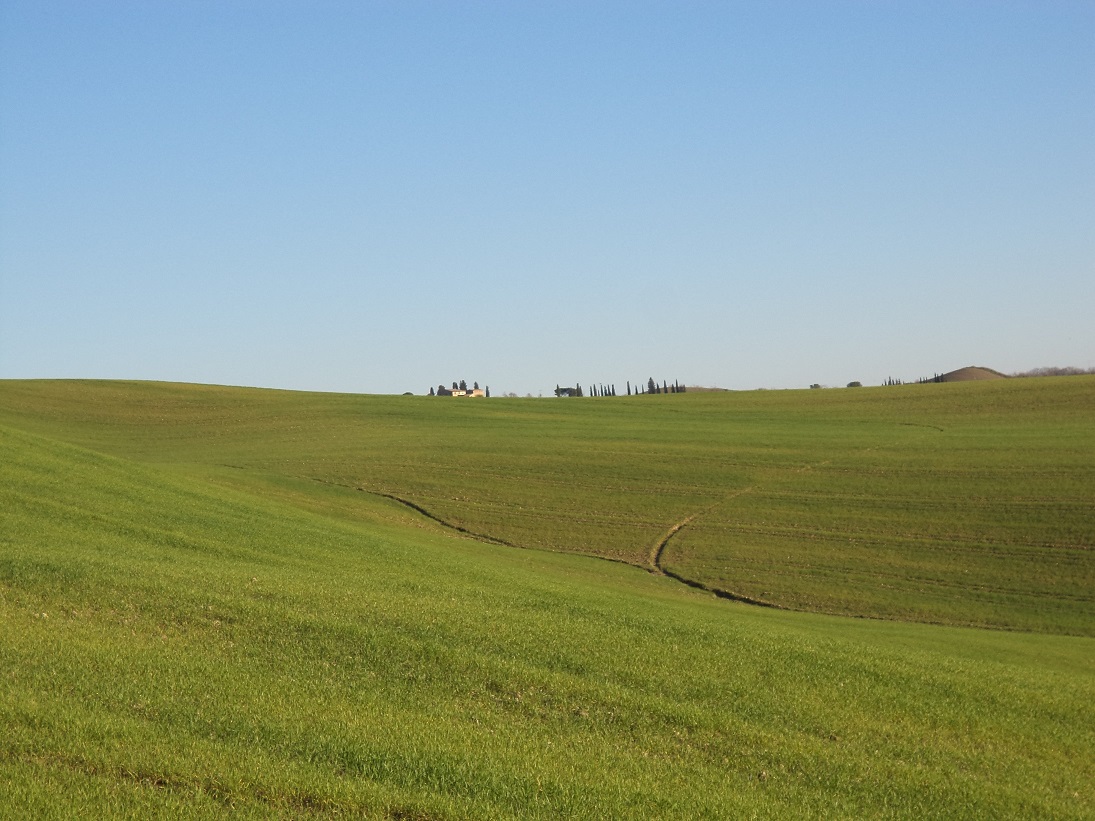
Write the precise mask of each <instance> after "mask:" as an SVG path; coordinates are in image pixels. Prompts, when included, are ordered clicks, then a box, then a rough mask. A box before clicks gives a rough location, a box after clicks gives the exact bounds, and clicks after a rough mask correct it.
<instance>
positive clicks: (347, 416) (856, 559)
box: [0, 377, 1095, 635]
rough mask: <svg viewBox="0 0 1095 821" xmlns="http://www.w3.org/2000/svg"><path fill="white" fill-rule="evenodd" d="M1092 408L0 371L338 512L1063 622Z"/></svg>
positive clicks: (756, 590) (200, 465) (1086, 541)
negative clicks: (251, 386) (276, 383)
mask: <svg viewBox="0 0 1095 821" xmlns="http://www.w3.org/2000/svg"><path fill="white" fill-rule="evenodd" d="M1093 409H1095V378H1088V377H1072V378H1068V379H1049V378H1047V379H1044V380H1000V381H997V382H977V383H964V384H957V385H948V384H941V385H940V384H930V385H908V386H901V387H897V388H894V387H890V388H879V389H870V388H864V389H857V390H855V391H849V390H829V391H778V392H764V391H758V392H750V393H720V394H705V395H694V394H683V395H669V396H642V397H628V398H621V397H617V398H615V399H602V400H596V399H586V400H499V399H494V400H490V401H485V402H462V401H459V400H447V399H429V398H425V397H375V396H347V395H334V394H303V393H291V392H279V391H260V390H244V389H238V388H219V387H212V386H194V385H168V384H155V383H82V382H8V383H4V384H3V387H2V389H0V421H5V420H6V421H7V422H8V423H9V424H12V425H16V426H19V427H22V428H24V429H28V430H35V431H38V432H40V433H42V434H44V435H48V436H51V437H56V438H58V439H63V440H65V441H69V442H72V443H74V444H79V445H82V446H85V447H90V448H94V449H97V450H100V451H103V452H106V453H111V454H113V455H116V456H120V457H124V458H127V459H134V460H138V461H142V462H147V463H151V464H158V465H165V466H171V467H172V468H174V469H184V470H186V471H188V472H190V473H192V474H193V475H196V476H202V477H205V478H207V479H212V480H213V481H215V482H217V483H219V484H221V485H225V486H233V487H237V488H240V489H247V490H249V491H251V492H256V493H260V494H263V495H265V496H267V497H268V498H273V497H275V496H276V498H278V499H280V500H282V501H285V502H289V503H291V504H295V505H298V506H299V507H302V508H305V509H309V510H313V511H317V512H324V513H326V514H328V515H338V516H341V517H343V518H345V519H347V520H350V521H352V520H354V518H355V517H356V516H357V515H358V513H357V511H358V508H360V507H361V506H362V505H364V504H365V503H366V500H367V499H369V498H373V499H375V498H381V497H383V496H390V497H395V498H398V499H401V500H403V501H405V502H407V503H409V504H411V505H413V506H414V507H415V509H417V510H418V511H419V515H418V517H417V522H418V525H419V526H421V527H427V526H432V525H433V523H432V522H431V521H430V520H428V519H426V518H425V516H424V515H422V514H423V513H425V514H428V515H430V516H433V517H435V518H437V519H440V520H443V521H444V522H446V523H448V524H450V525H452V526H454V527H458V528H462V529H464V530H466V531H469V532H471V533H475V534H480V535H482V536H485V537H489V538H490V539H493V540H496V541H499V542H503V543H506V544H510V545H515V546H520V547H529V548H542V549H549V550H553V551H568V552H577V553H587V554H591V555H597V556H602V557H606V558H613V559H618V560H622V561H625V562H629V563H632V564H635V565H637V566H643V567H651V568H652V567H653V566H654V564H655V562H656V563H657V565H658V566H659V567H660V568H661V569H663V570H665V571H668V572H671V573H674V574H677V575H679V576H681V577H683V578H686V579H688V580H691V581H695V582H697V583H700V584H703V585H706V586H707V587H709V588H712V589H717V590H720V591H726V592H728V593H731V594H734V595H738V596H741V597H745V598H748V599H751V600H756V601H761V602H766V603H770V604H773V605H776V606H780V607H786V608H791V609H798V610H809V611H816V612H829V613H837V614H847V615H867V616H876V617H883V618H893V619H902V620H917V621H924V622H937V623H946V624H965V625H979V626H987V627H998V628H1007V629H1021V630H1038V631H1044V632H1057V633H1072V634H1081V635H1093V634H1095V551H1093V546H1095V425H1093V424H1092V421H1091V420H1092V412H1093ZM407 511H408V512H411V509H410V508H408V509H407ZM677 528H679V530H678V529H677ZM670 533H672V534H673V535H672V538H670V539H669V540H668V541H667V542H665V544H664V548H662V549H661V550H660V552H659V549H658V546H659V544H661V543H662V542H663V540H665V539H666V536H667V534H670Z"/></svg>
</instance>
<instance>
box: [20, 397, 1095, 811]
mask: <svg viewBox="0 0 1095 821" xmlns="http://www.w3.org/2000/svg"><path fill="white" fill-rule="evenodd" d="M165 390H166V389H165ZM176 390H179V391H181V392H182V393H183V395H185V394H186V393H187V391H185V390H182V389H176ZM194 394H196V395H199V396H200V395H201V394H202V392H201V391H200V390H197V389H195V390H194ZM243 396H244V398H246V395H243ZM275 399H276V400H277V401H286V402H290V404H291V399H292V397H275ZM248 401H251V400H248ZM309 401H314V402H316V403H317V404H316V405H315V406H314V408H313V410H312V411H310V413H311V414H312V416H311V419H312V420H313V423H316V421H317V420H318V418H319V416H320V412H319V410H318V409H319V408H320V407H323V406H322V404H321V400H320V399H319V398H315V399H311V400H309ZM338 402H346V403H347V404H348V405H349V407H350V408H351V410H352V409H354V408H359V407H361V406H360V405H356V404H355V403H354V402H351V401H350V400H339V399H335V400H333V403H334V405H336V406H337V404H338ZM244 404H246V403H244ZM381 405H382V406H384V403H381ZM327 407H330V406H327ZM387 407H394V408H398V405H388V406H387ZM501 411H504V408H502V409H500V410H499V412H501ZM142 412H143V411H141V410H140V409H139V408H136V407H134V408H131V409H130V410H129V411H128V412H127V414H125V415H124V418H122V419H119V421H118V423H117V428H116V429H111V427H110V425H109V423H108V421H107V419H106V417H107V416H108V414H107V413H106V410H105V405H103V404H98V405H97V404H96V403H95V402H92V401H88V403H87V407H86V408H85V412H84V413H83V414H82V415H81V416H80V417H79V418H74V420H73V422H72V423H71V424H72V427H71V428H70V429H69V434H72V432H73V431H76V430H77V429H79V430H82V431H83V433H82V434H81V435H83V436H85V438H88V439H91V438H93V432H94V431H99V433H98V434H94V435H98V436H100V437H101V441H100V445H110V446H111V447H112V448H114V449H117V450H121V449H123V447H122V446H123V443H125V442H126V440H128V444H126V445H125V447H128V448H131V453H130V455H131V456H133V455H137V456H140V457H141V459H143V460H144V461H143V463H141V462H137V461H135V460H134V459H132V458H119V457H116V456H109V455H104V454H103V453H101V452H96V451H93V450H89V449H86V448H83V447H76V446H73V445H70V444H66V443H62V442H60V441H58V440H57V439H55V438H50V437H44V436H41V435H39V434H35V433H31V432H27V431H26V430H20V429H17V428H16V427H14V426H10V425H9V426H7V427H2V426H0V510H2V511H3V518H2V530H0V726H2V727H3V730H4V731H3V733H2V734H0V807H4V808H7V809H6V812H15V813H16V814H17V815H22V816H25V817H47V818H48V817H55V818H69V817H73V816H81V817H89V818H90V817H95V818H98V817H132V818H148V817H165V818H166V817H171V818H176V817H195V818H200V817H210V818H212V817H223V816H224V815H225V814H226V812H231V813H232V814H233V815H234V816H239V817H256V818H258V817H262V818H267V817H271V816H275V817H277V816H280V817H293V818H297V817H302V816H310V815H318V816H322V815H338V814H342V815H354V816H365V817H392V818H431V819H443V818H453V819H455V818H472V817H475V818H508V817H513V818H516V817H521V818H535V817H543V818H557V817H584V818H605V817H633V818H650V817H749V816H759V817H773V818H776V817H779V818H785V817H796V818H811V817H813V818H833V817H849V816H858V817H864V816H866V817H910V818H911V817H917V818H923V817H939V818H942V817H954V818H985V817H998V818H1004V817H1013V818H1031V817H1044V818H1084V817H1091V815H1092V814H1093V813H1095V795H1093V794H1092V790H1091V784H1092V783H1095V760H1093V759H1095V756H1093V750H1095V728H1093V727H1092V724H1091V722H1090V721H1089V716H1090V704H1091V703H1092V699H1093V698H1095V641H1093V640H1092V639H1088V638H1076V637H1062V636H1051V635H1037V636H1036V635H1030V634H1019V633H1004V632H986V631H977V630H970V629H962V628H953V627H933V626H925V625H911V624H901V623H896V622H892V623H887V622H876V621H866V620H849V619H841V618H834V617H828V616H817V615H808V614H798V613H782V612H778V611H772V610H763V609H757V608H751V607H748V606H746V605H740V604H735V603H729V602H724V601H719V600H716V599H713V598H712V597H710V596H706V595H703V594H701V593H698V592H696V591H693V590H691V589H689V588H686V587H684V586H682V585H680V584H678V583H676V582H673V581H672V580H670V579H666V578H663V577H657V576H654V575H651V574H648V573H643V572H638V571H636V570H635V569H633V568H630V567H627V566H625V565H621V564H613V563H606V562H602V561H597V560H594V559H589V558H585V557H581V556H575V555H571V554H551V553H545V552H541V551H528V550H514V549H512V548H507V547H502V546H496V545H489V544H483V543H481V542H478V541H474V540H471V539H468V538H463V537H460V536H458V535H457V534H453V533H451V532H448V531H444V530H442V529H441V528H439V527H437V526H435V525H432V524H430V523H428V522H426V523H423V522H422V521H421V517H420V516H418V515H417V514H414V513H413V512H412V511H409V510H408V509H407V508H405V507H402V506H400V505H398V504H397V503H394V502H392V501H390V500H386V499H382V498H378V497H372V496H370V495H368V494H362V493H357V492H352V491H343V490H341V489H339V488H334V487H330V486H326V485H318V483H315V482H308V483H301V484H296V483H294V482H293V481H288V480H285V481H282V480H280V479H279V480H276V481H275V480H270V482H266V480H265V479H262V478H261V477H260V478H258V479H255V480H254V481H256V482H259V483H260V484H261V486H262V487H263V488H264V489H266V490H269V491H271V493H270V494H269V495H267V494H265V492H264V494H263V495H261V496H260V495H256V494H255V493H254V492H252V491H253V490H254V488H253V487H252V488H249V489H248V490H247V491H246V492H245V491H244V490H243V489H235V488H229V487H223V486H218V485H215V484H213V483H210V482H209V481H208V479H207V478H205V473H204V468H202V470H196V472H192V470H191V469H192V468H195V467H202V464H203V463H200V462H195V461H191V462H187V460H186V458H184V457H190V458H192V456H193V454H194V453H195V452H196V450H195V449H196V445H195V440H198V439H201V438H202V437H201V436H197V435H195V434H194V430H189V431H188V430H187V429H186V428H185V426H183V425H181V424H178V425H167V424H164V427H163V429H159V428H157V424H159V422H158V420H156V419H152V418H150V419H149V420H148V423H147V425H146V427H144V428H141V427H139V426H134V423H133V421H132V420H133V419H134V418H137V417H139V416H140V414H141V413H142ZM239 412H240V411H239V409H238V408H237V409H236V410H235V411H234V413H235V414H237V416H236V418H237V419H239V418H242V417H240V416H238V414H239ZM428 412H430V413H434V412H436V411H434V410H433V409H432V408H431V409H428ZM445 412H451V411H445ZM460 412H466V411H460ZM200 415H201V414H195V420H194V422H193V424H194V426H195V429H196V428H198V427H199V426H200V423H199V422H198V417H200ZM232 415H233V412H232V411H226V412H225V416H224V421H225V427H226V428H228V427H231V424H242V423H238V422H231V420H232ZM396 415H397V416H398V414H396ZM27 418H28V419H29V417H27ZM261 418H262V415H261V414H260V413H258V412H256V413H255V415H254V416H253V417H251V419H252V422H251V424H254V425H256V426H257V425H258V422H257V421H254V420H258V419H261ZM268 418H269V419H270V420H271V423H270V428H271V429H278V428H279V426H285V427H286V429H288V427H289V423H288V422H287V421H284V420H282V421H277V422H276V423H275V422H274V421H273V420H276V419H277V414H276V413H271V414H270V416H269V417H268ZM306 418H307V417H306ZM333 418H334V419H336V420H339V419H343V418H344V416H343V415H341V414H339V413H335V414H333ZM58 419H60V416H54V417H53V418H52V419H50V418H49V415H48V414H46V413H43V414H42V416H41V417H39V418H37V419H36V421H35V425H40V426H50V425H59V422H58ZM339 424H342V423H341V422H340V423H339ZM60 427H63V426H60ZM392 427H393V429H394V427H395V425H394V423H392ZM173 429H174V432H173ZM260 429H261V428H260ZM127 430H128V431H133V433H132V434H127V433H126V431H127ZM242 430H243V429H242V427H241V428H239V429H237V430H236V431H235V433H234V434H227V435H226V437H225V451H226V452H229V451H231V449H232V448H237V449H241V448H242V444H241V443H242V442H243V439H244V438H245V437H244V436H243V433H242ZM153 433H155V434H156V435H155V436H153ZM233 435H234V436H235V437H236V438H235V439H233ZM283 435H284V436H286V437H288V434H283ZM156 437H159V438H158V439H157V438H156ZM278 441H280V440H278ZM152 443H161V444H162V447H163V448H164V450H163V451H162V453H157V452H155V450H154V448H153V447H152ZM172 447H174V448H176V449H177V450H175V451H174V452H171V450H170V448H172ZM239 453H240V451H239V450H237V455H236V457H234V458H239ZM255 453H256V454H258V451H255ZM283 453H284V451H283ZM256 458H257V455H256ZM156 461H160V462H163V463H165V464H166V463H173V465H174V466H170V467H169V466H165V464H152V463H153V462H156ZM226 461H227V460H226ZM348 463H349V462H347V464H348ZM179 466H182V467H184V468H186V469H179ZM236 472H239V471H238V470H237V471H236ZM215 475H218V476H219V474H215ZM255 476H259V474H257V473H256V474H255ZM248 481H251V480H250V479H249V480H248ZM247 484H248V483H247V482H243V483H241V486H245V485H247ZM306 486H317V487H319V488H320V489H321V492H320V493H319V494H318V495H317V496H315V497H314V498H312V499H311V500H310V501H307V502H306V503H305V502H304V501H302V500H303V499H304V496H305V495H306V494H305V490H304V488H305V487H306ZM273 491H276V492H273ZM350 499H353V504H351V503H350ZM302 508H313V509H312V510H305V509H302ZM412 525H421V526H412Z"/></svg>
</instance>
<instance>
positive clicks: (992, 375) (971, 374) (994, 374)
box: [943, 365, 1007, 382]
mask: <svg viewBox="0 0 1095 821" xmlns="http://www.w3.org/2000/svg"><path fill="white" fill-rule="evenodd" d="M983 379H1007V376H1006V375H1005V374H1002V373H1000V371H994V370H993V369H992V368H981V367H978V366H976V365H971V366H969V367H968V368H959V369H958V370H956V371H951V372H950V373H945V374H943V381H944V382H974V381H980V380H983Z"/></svg>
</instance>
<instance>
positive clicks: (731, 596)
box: [647, 487, 787, 610]
mask: <svg viewBox="0 0 1095 821" xmlns="http://www.w3.org/2000/svg"><path fill="white" fill-rule="evenodd" d="M752 490H753V487H747V488H742V489H741V490H739V491H736V492H734V493H731V494H729V495H728V496H726V497H725V498H723V499H720V500H719V501H718V502H716V503H715V504H713V505H710V506H708V507H706V508H704V509H703V510H701V511H699V512H697V513H693V514H692V515H691V516H685V517H684V518H683V519H681V520H680V521H679V522H677V523H676V524H675V525H673V526H672V527H671V528H669V530H668V531H666V534H665V535H664V536H663V537H662V538H661V540H660V541H659V542H658V543H657V544H656V545H654V547H652V548H651V549H650V556H649V558H648V560H647V570H649V571H650V572H651V573H653V574H654V575H656V576H665V577H666V578H670V579H673V580H674V581H678V582H680V583H681V584H684V585H687V586H688V587H691V588H694V589H696V590H702V591H704V592H705V593H711V594H712V595H713V596H716V597H717V598H720V599H728V600H729V601H736V602H739V603H741V604H751V605H753V606H755V607H770V608H772V609H774V610H786V609H787V608H785V607H783V606H782V605H778V604H775V603H774V602H769V601H764V600H763V599H754V598H753V597H752V596H745V595H742V594H741V593H733V592H731V591H729V590H723V589H722V588H721V587H712V586H711V585H708V584H704V583H703V582H700V581H696V580H695V579H690V578H688V577H687V576H682V575H681V574H680V573H677V572H675V571H673V570H670V569H669V568H667V567H666V566H665V565H664V564H663V562H662V559H663V557H664V555H665V549H666V548H667V547H668V546H669V542H670V541H671V540H672V539H673V537H674V536H676V535H677V534H678V533H680V532H681V531H682V530H684V529H685V528H686V527H688V525H690V524H692V522H693V521H694V520H695V519H696V518H697V517H699V516H702V515H704V514H705V513H709V512H710V511H712V510H714V509H715V508H716V507H718V506H719V505H721V504H724V503H725V502H727V501H729V500H730V499H734V498H736V497H738V496H744V495H745V494H746V493H749V492H750V491H752Z"/></svg>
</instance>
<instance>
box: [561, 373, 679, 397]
mask: <svg viewBox="0 0 1095 821" xmlns="http://www.w3.org/2000/svg"><path fill="white" fill-rule="evenodd" d="M624 390H625V393H624V395H625V396H640V395H645V394H648V393H651V394H656V393H685V392H686V390H687V388H685V386H684V385H682V384H680V383H679V382H678V381H677V380H675V379H674V380H673V384H672V385H670V384H669V382H668V381H667V380H662V384H661V385H659V384H658V383H657V382H655V381H654V377H650V378H649V379H647V380H646V384H645V385H643V384H642V383H641V382H637V383H635V387H634V388H632V387H631V382H630V381H629V382H628V383H627V385H626V387H625V389H624ZM555 395H556V396H578V397H583V396H586V395H587V394H586V389H585V388H583V387H582V384H581V383H580V382H579V383H576V384H575V386H574V387H573V388H569V387H568V388H564V387H560V386H559V385H556V386H555ZM588 395H589V396H596V397H601V396H617V395H618V394H617V393H616V385H615V384H603V383H595V384H593V385H591V386H590V387H589V394H588Z"/></svg>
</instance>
